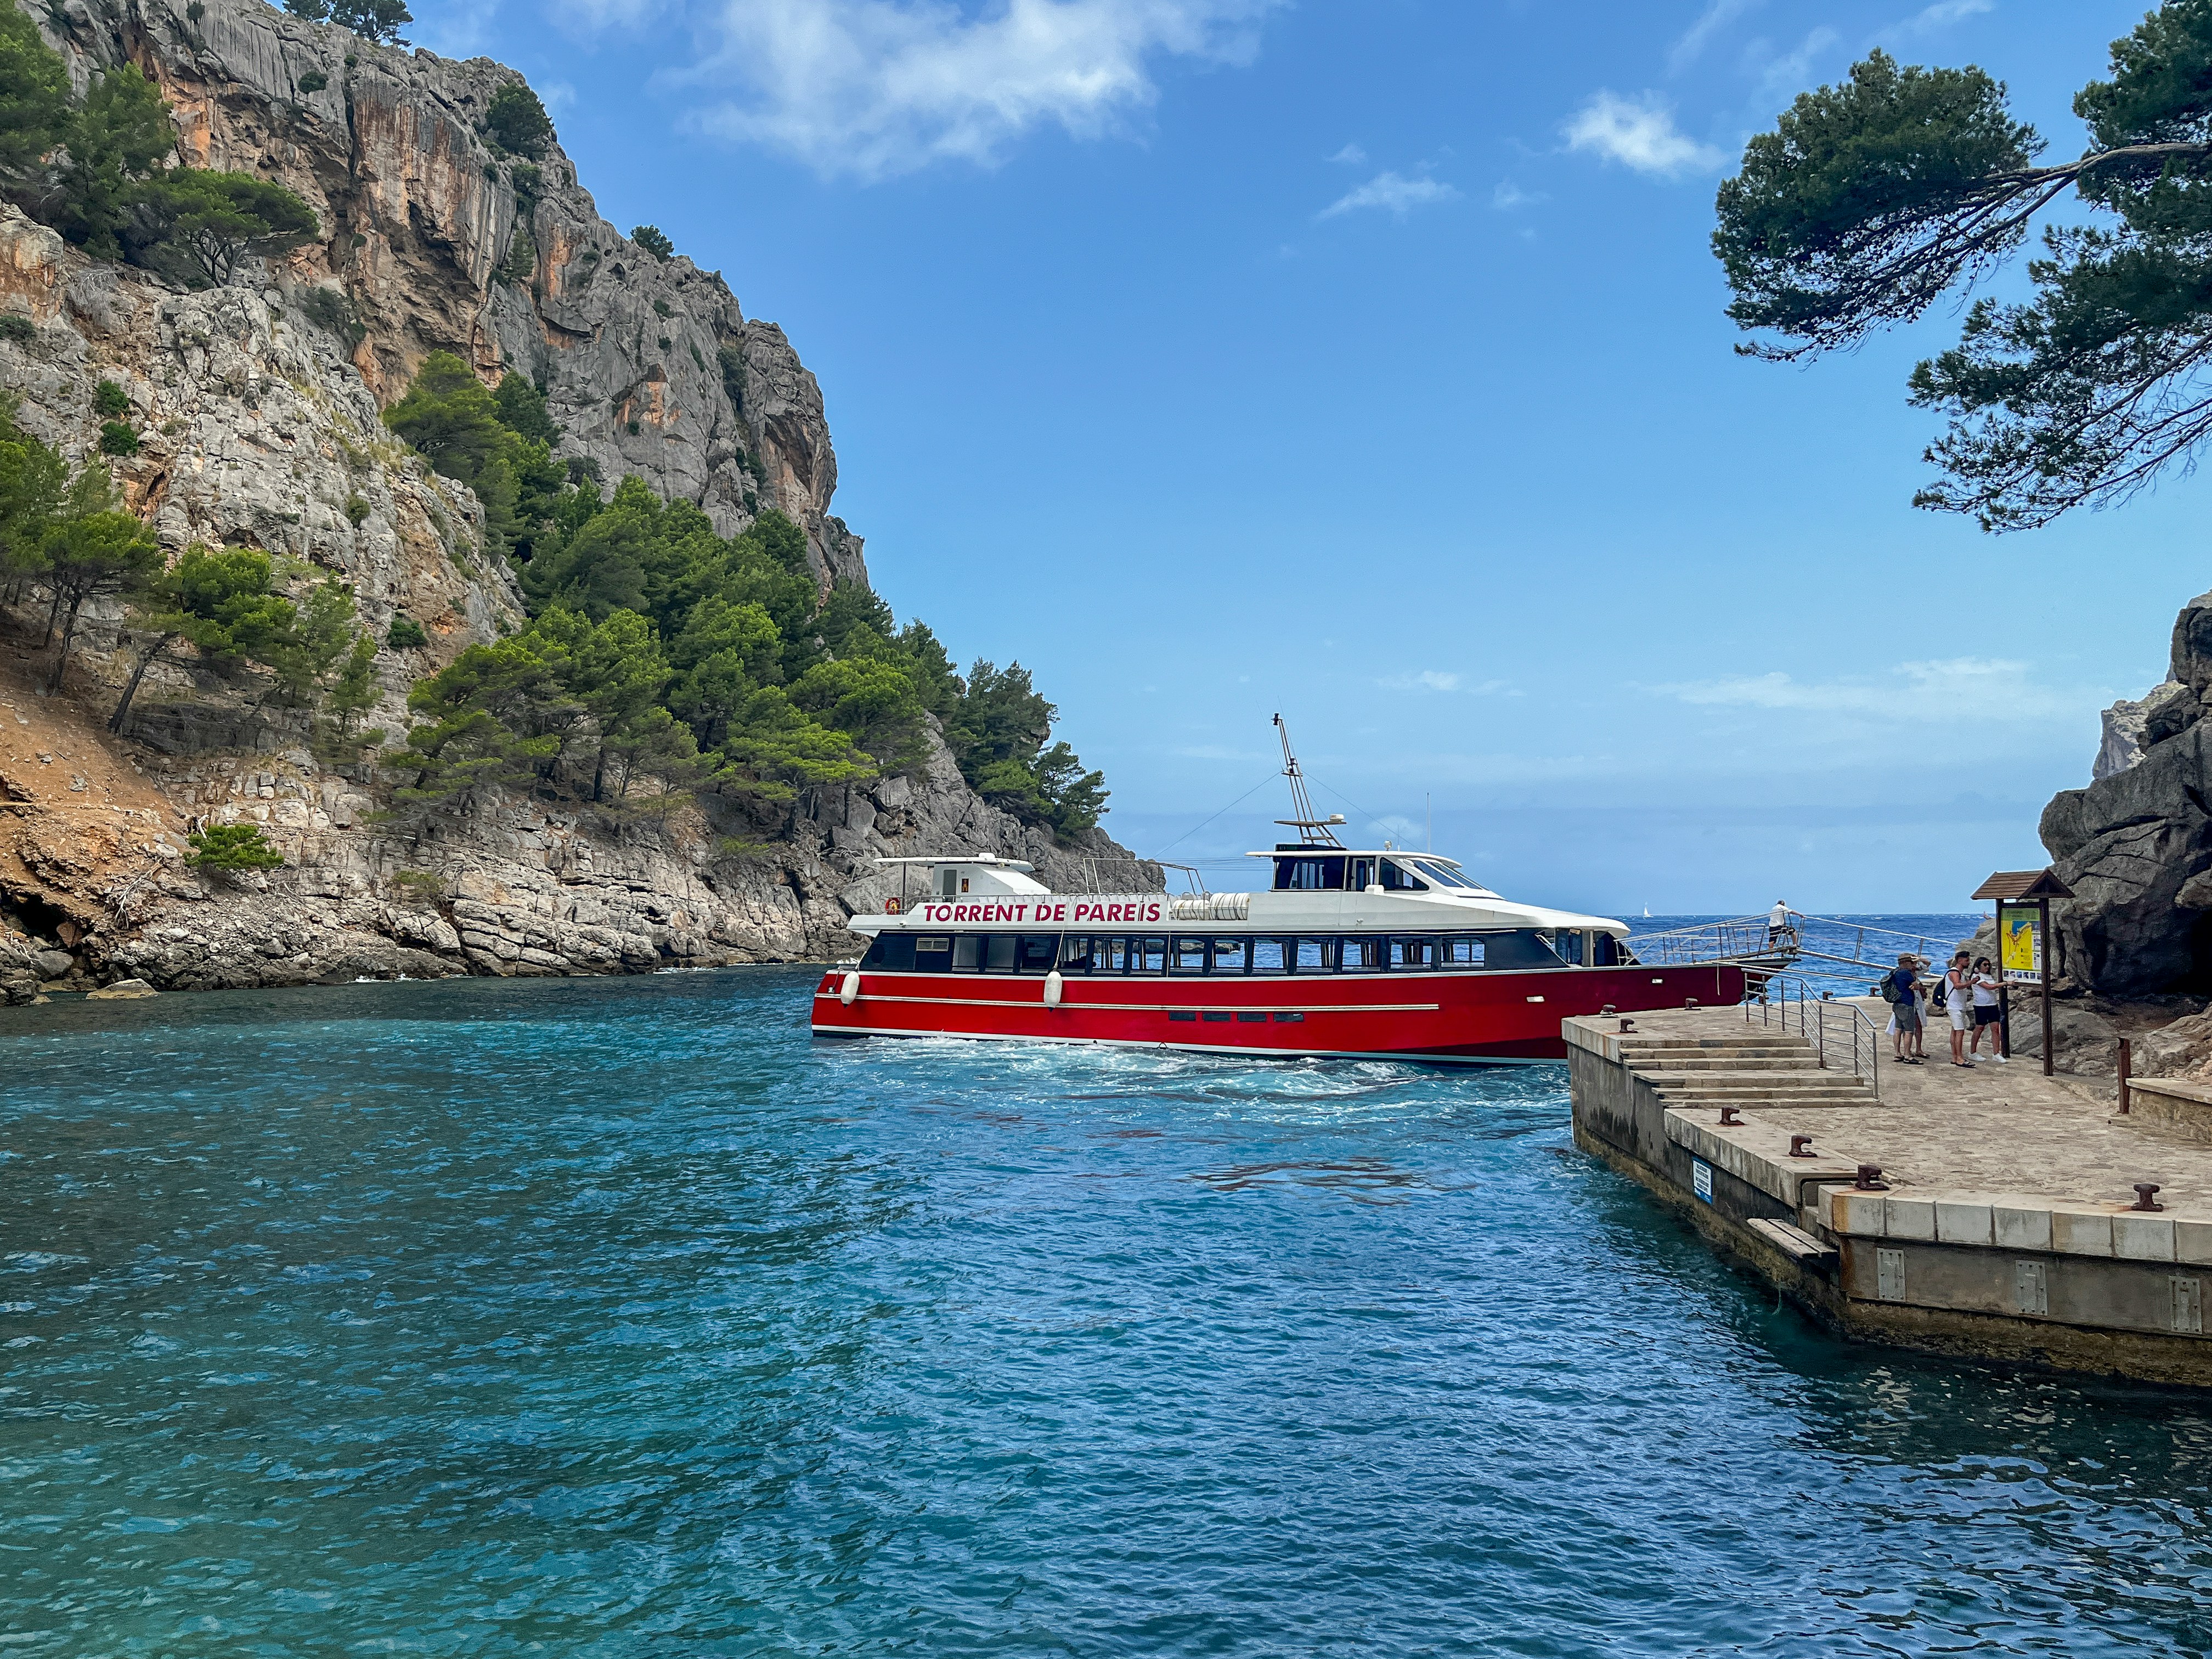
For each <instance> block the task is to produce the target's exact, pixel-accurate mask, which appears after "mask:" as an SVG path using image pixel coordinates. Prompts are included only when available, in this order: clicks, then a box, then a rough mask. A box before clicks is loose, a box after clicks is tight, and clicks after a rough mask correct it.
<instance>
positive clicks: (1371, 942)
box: [1336, 938, 1383, 974]
mask: <svg viewBox="0 0 2212 1659" xmlns="http://www.w3.org/2000/svg"><path fill="white" fill-rule="evenodd" d="M1382 945H1383V941H1382V940H1381V939H1357V938H1355V939H1340V940H1338V941H1337V947H1336V948H1337V958H1336V960H1337V971H1338V972H1339V973H1344V974H1371V973H1373V972H1375V970H1376V969H1377V968H1379V967H1381V966H1382V963H1383V951H1382Z"/></svg>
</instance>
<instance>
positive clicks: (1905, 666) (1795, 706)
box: [1656, 657, 2106, 725]
mask: <svg viewBox="0 0 2212 1659" xmlns="http://www.w3.org/2000/svg"><path fill="white" fill-rule="evenodd" d="M1656 689H1657V690H1660V691H1661V692H1662V693H1664V694H1665V695H1667V696H1672V697H1675V698H1677V699H1679V700H1680V701H1681V702H1686V703H1692V704H1696V705H1699V706H1702V707H1706V708H1763V709H1771V710H1775V711H1778V712H1788V713H1797V714H1842V715H1865V716H1868V717H1869V718H1872V719H1875V720H1881V721H1884V722H1892V721H1894V722H1897V723H1900V724H1901V723H1905V722H1908V721H1911V722H1920V723H1925V724H1931V725H1933V724H1942V723H1943V722H1947V721H1955V720H1984V721H1996V722H1999V723H2002V724H2008V725H2016V724H2018V723H2019V722H2021V721H2022V720H2043V719H2049V718H2070V717H2076V716H2079V715H2080V714H2081V711H2082V709H2083V708H2090V707H2093V706H2095V704H2096V702H2098V701H2099V700H2100V699H2101V698H2104V697H2105V696H2106V693H2104V692H2103V691H2102V690H2088V689H2081V690H2070V689H2069V690H2062V689H2058V688H2055V687H2051V686H2047V685H2040V684H2037V683H2036V682H2035V681H2034V680H2033V678H2030V675H2029V671H2028V665H2027V664H2026V663H2024V662H2012V661H2008V660H2005V659H2001V658H1994V657H1951V658H1947V659H1942V660H1939V661H1932V662H1905V663H1899V664H1898V665H1897V666H1896V667H1895V668H1894V669H1893V670H1892V671H1890V673H1889V674H1888V675H1887V677H1885V678H1879V679H1864V678H1850V679H1837V680H1826V681H1807V680H1799V679H1795V678H1791V677H1790V675H1788V674H1784V673H1779V672H1777V673H1771V674H1738V675H1729V676H1726V677H1724V678H1720V679H1711V680H1696V681H1692V682H1689V683H1687V684H1680V685H1662V686H1660V687H1657V688H1656Z"/></svg>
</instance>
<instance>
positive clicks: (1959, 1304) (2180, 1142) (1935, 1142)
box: [1562, 999, 2212, 1387]
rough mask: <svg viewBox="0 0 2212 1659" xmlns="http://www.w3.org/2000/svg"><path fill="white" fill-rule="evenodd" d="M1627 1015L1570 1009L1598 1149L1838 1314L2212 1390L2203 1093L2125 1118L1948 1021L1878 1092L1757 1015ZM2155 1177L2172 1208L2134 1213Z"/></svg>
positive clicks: (1959, 1344)
mask: <svg viewBox="0 0 2212 1659" xmlns="http://www.w3.org/2000/svg"><path fill="white" fill-rule="evenodd" d="M1859 1006H1862V1007H1863V1008H1865V1009H1866V1010H1867V1011H1868V1012H1869V1014H1870V1016H1871V1017H1872V1018H1875V1020H1876V1021H1877V1022H1879V1021H1880V1020H1881V1019H1882V1018H1886V1016H1887V1008H1886V1007H1885V1006H1884V1005H1882V1004H1881V1003H1879V1002H1876V1001H1874V1000H1871V999H1869V1000H1867V1001H1865V1002H1863V1003H1862V1004H1861V1005H1859ZM1620 1025H1621V1021H1620V1020H1619V1019H1617V1018H1582V1019H1570V1020H1566V1021H1565V1022H1563V1024H1562V1030H1563V1032H1564V1034H1565V1037H1566V1041H1567V1067H1568V1076H1569V1080H1570V1083H1571V1088H1572V1091H1573V1097H1574V1124H1575V1139H1576V1141H1577V1144H1578V1145H1580V1146H1582V1147H1583V1149H1584V1150H1586V1151H1588V1152H1592V1153H1595V1155H1596V1156H1598V1157H1599V1158H1603V1159H1604V1160H1605V1161H1606V1162H1607V1164H1611V1165H1613V1168H1615V1169H1617V1170H1620V1171H1622V1172H1623V1173H1624V1174H1626V1175H1628V1176H1632V1177H1633V1178H1634V1179H1636V1180H1637V1181H1638V1182H1642V1183H1643V1184H1644V1186H1646V1187H1648V1188H1650V1189H1651V1191H1652V1192H1654V1193H1655V1194H1657V1195H1658V1196H1659V1197H1660V1198H1661V1199H1662V1200H1663V1201H1665V1202H1666V1203H1668V1205H1669V1206H1671V1207H1673V1208H1674V1209H1675V1210H1676V1211H1677V1212H1680V1214H1682V1215H1684V1216H1685V1217H1686V1218H1688V1219H1690V1220H1691V1221H1692V1223H1693V1224H1694V1225H1696V1226H1697V1227H1698V1229H1699V1231H1701V1232H1702V1233H1703V1234H1704V1235H1705V1237H1707V1238H1708V1239H1709V1240H1711V1242H1712V1243H1714V1244H1715V1245H1717V1247H1719V1248H1720V1249H1723V1250H1724V1251H1726V1252H1728V1253H1729V1254H1730V1255H1732V1256H1734V1257H1735V1258H1736V1259H1737V1261H1739V1262H1741V1264H1742V1265H1744V1266H1745V1267H1748V1268H1749V1269H1751V1270H1753V1271H1754V1272H1756V1273H1759V1274H1760V1275H1761V1276H1762V1277H1764V1278H1765V1279H1767V1280H1768V1281H1770V1282H1771V1284H1772V1285H1774V1286H1775V1287H1776V1289H1777V1290H1778V1291H1780V1293H1781V1294H1782V1295H1784V1297H1788V1298H1789V1299H1790V1301H1792V1302H1793V1303H1795V1304H1796V1305H1797V1306H1798V1307H1800V1308H1801V1309H1802V1310H1804V1311H1805V1312H1806V1313H1808V1314H1809V1315H1810V1316H1813V1317H1814V1318H1815V1319H1817V1320H1819V1321H1820V1322H1822V1323H1823V1324H1825V1325H1826V1326H1828V1327H1829V1328H1832V1329H1834V1330H1836V1331H1838V1333H1840V1334H1844V1335H1847V1336H1850V1337H1855V1338H1858V1339H1862V1340H1868V1341H1875V1342H1886V1343H1892V1344H1895V1345H1898V1346H1906V1347H1913V1348H1920V1349H1924V1350H1928V1351H1930V1352H1941V1353H1950V1354H1960V1355H1970V1356H1972V1357H1975V1358H1995V1359H2011V1360H2020V1361H2027V1362H2030V1363H2034V1364H2045V1365H2049V1366H2052V1367H2056V1368H2059V1369H2063V1370H2077V1371H2090V1372H2098V1373H2103V1374H2107V1375H2115V1376H2132V1377H2140V1378H2142V1379H2145V1380H2148V1381H2154V1382H2160V1383H2185V1384H2188V1385H2191V1386H2195V1387H2212V1337H2208V1334H2207V1328H2206V1324H2205V1319H2204V1311H2205V1310H2204V1304H2205V1292H2206V1291H2207V1289H2208V1288H2212V1139H2204V1138H2203V1137H2202V1133H2201V1131H2200V1130H2199V1129H2198V1127H2197V1124H2196V1122H2194V1121H2187V1120H2188V1117H2189V1114H2188V1112H2187V1108H2188V1107H2189V1106H2191V1105H2193V1104H2195V1103H2193V1102H2187V1101H2175V1102H2174V1103H2172V1108H2166V1107H2165V1106H2164V1105H2163V1103H2161V1104H2160V1105H2158V1106H2154V1107H2153V1111H2152V1113H2149V1114H2146V1115H2143V1116H2142V1117H2136V1116H2134V1115H2130V1116H2120V1115H2117V1114H2116V1112H2115V1109H2114V1106H2113V1103H2112V1102H2111V1101H2110V1100H2107V1099H2103V1098H2100V1097H2098V1096H2097V1095H2096V1094H2095V1093H2094V1092H2093V1091H2091V1090H2089V1089H2087V1088H2085V1087H2083V1086H2081V1085H2074V1084H2069V1082H2067V1081H2066V1080H2064V1079H2048V1078H2045V1077H2044V1076H2043V1075H2042V1073H2041V1072H2040V1071H2039V1069H2038V1067H2037V1066H2035V1065H2034V1064H2033V1062H2030V1061H2022V1060H2015V1061H2014V1062H2012V1063H2011V1064H2009V1065H1999V1064H1996V1063H1993V1062H1991V1061H1990V1060H1987V1059H1986V1058H1984V1060H1983V1062H1982V1063H1981V1064H1980V1065H1979V1066H1977V1067H1976V1068H1975V1069H1974V1070H1972V1071H1962V1070H1960V1069H1957V1068H1955V1067H1954V1066H1952V1065H1951V1063H1950V1060H1949V1055H1948V1048H1949V1035H1950V1034H1949V1031H1948V1028H1946V1027H1945V1026H1943V1025H1942V1024H1940V1023H1938V1024H1936V1025H1935V1026H1933V1027H1931V1029H1930V1030H1929V1034H1928V1046H1929V1058H1928V1061H1927V1063H1926V1065H1924V1066H1895V1065H1893V1064H1891V1063H1890V1060H1889V1058H1888V1055H1889V1045H1888V1042H1887V1039H1886V1038H1885V1039H1884V1040H1883V1042H1882V1045H1881V1055H1882V1060H1881V1070H1880V1073H1879V1096H1878V1097H1877V1095H1876V1092H1875V1089H1874V1088H1873V1087H1870V1086H1869V1083H1868V1081H1867V1079H1863V1078H1855V1077H1854V1076H1853V1075H1852V1073H1850V1071H1849V1070H1843V1071H1840V1072H1839V1071H1838V1070H1836V1069H1834V1068H1835V1065H1836V1057H1835V1055H1834V1054H1833V1053H1832V1052H1831V1054H1830V1055H1829V1057H1828V1058H1829V1065H1828V1066H1827V1067H1826V1068H1825V1069H1824V1068H1823V1066H1821V1065H1820V1060H1819V1059H1818V1057H1817V1055H1816V1054H1815V1051H1814V1045H1813V1044H1812V1043H1811V1042H1808V1040H1806V1039H1805V1038H1803V1037H1798V1036H1784V1035H1782V1034H1780V1033H1778V1032H1777V1031H1775V1030H1771V1029H1769V1028H1766V1027H1763V1026H1761V1025H1760V1024H1759V1023H1758V1020H1757V1018H1756V1016H1754V1018H1753V1019H1752V1020H1751V1021H1750V1022H1748V1023H1747V1021H1746V1019H1745V1017H1744V1010H1742V1009H1741V1008H1713V1009H1686V1010H1681V1011H1669V1012H1657V1013H1640V1014H1638V1015H1636V1016H1635V1017H1634V1018H1633V1021H1632V1025H1633V1028H1634V1029H1633V1030H1632V1031H1629V1032H1626V1033H1624V1032H1623V1031H1622V1030H1620ZM2145 1104H2150V1103H2148V1102H2146V1103H2145ZM1723 1118H1727V1119H1729V1120H1733V1121H1725V1122H1724V1121H1723ZM1863 1165H1874V1166H1879V1168H1880V1170H1881V1176H1880V1177H1879V1185H1878V1186H1875V1187H1872V1188H1869V1187H1867V1186H1863V1185H1862V1184H1860V1182H1861V1177H1860V1170H1861V1166H1863ZM2138 1182H2148V1183H2154V1184H2155V1185H2156V1186H2157V1187H2158V1188H2159V1190H2158V1191H2157V1193H2156V1194H2153V1195H2151V1197H2150V1199H2149V1200H2148V1201H2149V1202H2152V1203H2155V1204H2157V1205H2159V1206H2161V1207H2160V1208H2158V1209H2155V1210H2151V1209H2143V1208H2140V1207H2137V1206H2138V1205H2139V1204H2140V1203H2142V1201H2144V1200H2142V1198H2141V1197H2140V1196H2139V1194H2137V1192H2136V1183H2138Z"/></svg>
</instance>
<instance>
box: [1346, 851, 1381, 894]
mask: <svg viewBox="0 0 2212 1659" xmlns="http://www.w3.org/2000/svg"><path fill="white" fill-rule="evenodd" d="M1348 873H1349V875H1350V877H1351V879H1350V880H1349V881H1348V882H1347V883H1346V886H1348V887H1349V888H1350V889H1351V890H1352V891H1353V892H1355V893H1364V892H1365V891H1366V890H1368V889H1369V888H1370V887H1372V886H1373V885H1375V860H1373V859H1354V860H1352V868H1351V870H1350V871H1349V872H1348Z"/></svg>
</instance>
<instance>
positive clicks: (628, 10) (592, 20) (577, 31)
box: [545, 0, 661, 38]
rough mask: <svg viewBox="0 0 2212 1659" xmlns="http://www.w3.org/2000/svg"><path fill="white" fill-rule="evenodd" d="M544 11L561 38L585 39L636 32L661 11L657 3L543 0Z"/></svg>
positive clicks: (644, 0) (652, 0)
mask: <svg viewBox="0 0 2212 1659" xmlns="http://www.w3.org/2000/svg"><path fill="white" fill-rule="evenodd" d="M545 9H546V10H548V11H549V12H550V13H552V15H553V21H554V23H555V25H556V27H559V29H560V30H561V32H562V33H563V34H574V35H581V36H585V37H586V38H588V37H590V36H592V35H595V34H601V33H605V32H606V31H607V30H609V29H617V28H620V29H634V28H636V27H638V26H639V25H641V24H642V23H644V22H645V21H647V19H649V18H651V17H652V16H653V15H654V14H655V13H656V12H658V11H659V10H660V9H661V8H660V0H547V3H546V8H545Z"/></svg>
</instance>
